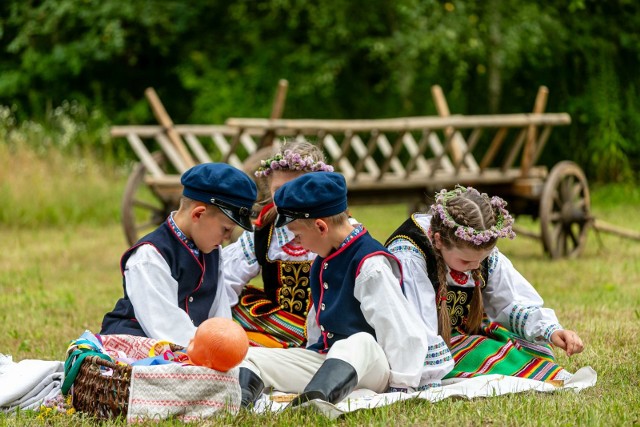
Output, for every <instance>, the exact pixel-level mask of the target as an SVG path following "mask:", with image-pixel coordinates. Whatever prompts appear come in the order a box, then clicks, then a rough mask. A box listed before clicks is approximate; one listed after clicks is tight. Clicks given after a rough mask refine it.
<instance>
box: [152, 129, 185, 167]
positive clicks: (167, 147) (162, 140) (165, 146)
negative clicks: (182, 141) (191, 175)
mask: <svg viewBox="0 0 640 427" xmlns="http://www.w3.org/2000/svg"><path fill="white" fill-rule="evenodd" d="M156 141H158V144H160V147H161V148H162V151H163V152H164V154H165V155H166V156H167V159H169V161H170V162H171V164H172V165H173V166H174V167H175V168H176V169H177V170H178V171H179V172H180V173H182V172H185V171H186V170H187V169H189V167H188V166H187V164H186V163H185V162H184V159H183V158H182V156H181V155H180V154H179V153H178V151H177V150H176V148H175V147H174V146H173V144H172V143H171V141H169V138H167V135H166V134H164V133H159V134H157V135H156Z"/></svg>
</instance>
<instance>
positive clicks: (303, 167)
mask: <svg viewBox="0 0 640 427" xmlns="http://www.w3.org/2000/svg"><path fill="white" fill-rule="evenodd" d="M275 170H289V171H305V172H318V171H322V172H333V166H331V165H328V164H326V163H325V162H321V161H315V160H314V159H313V158H312V157H311V156H301V155H300V154H298V153H294V152H293V151H291V150H284V152H283V153H278V154H276V155H275V156H273V157H271V158H269V159H266V160H262V161H261V162H260V167H259V168H258V170H257V171H256V173H255V175H256V176H257V177H258V178H260V177H267V176H269V174H271V172H273V171H275Z"/></svg>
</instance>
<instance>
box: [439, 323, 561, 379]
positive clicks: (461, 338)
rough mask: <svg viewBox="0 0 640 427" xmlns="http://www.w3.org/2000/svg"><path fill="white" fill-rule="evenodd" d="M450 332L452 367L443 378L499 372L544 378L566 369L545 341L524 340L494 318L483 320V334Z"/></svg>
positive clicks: (522, 376) (551, 376)
mask: <svg viewBox="0 0 640 427" xmlns="http://www.w3.org/2000/svg"><path fill="white" fill-rule="evenodd" d="M452 335H453V336H452V338H451V353H452V354H453V359H454V360H455V367H454V368H453V370H452V371H451V372H450V373H449V374H448V375H447V376H446V377H445V378H456V377H457V378H470V377H475V376H478V375H488V374H502V375H509V376H514V377H520V378H529V379H534V380H538V381H546V380H553V379H555V378H556V376H557V375H558V374H560V373H563V374H564V372H565V371H564V369H563V368H562V367H560V366H558V365H557V364H556V363H555V359H554V357H553V352H552V351H551V348H550V347H549V346H548V345H539V344H534V343H531V342H529V341H526V340H524V339H523V338H521V337H519V336H517V335H515V334H514V333H512V332H510V331H509V330H507V329H506V328H504V327H503V326H501V325H500V324H498V323H495V322H488V321H485V322H483V324H482V335H465V334H462V333H460V332H459V331H455V332H454V333H453V334H452Z"/></svg>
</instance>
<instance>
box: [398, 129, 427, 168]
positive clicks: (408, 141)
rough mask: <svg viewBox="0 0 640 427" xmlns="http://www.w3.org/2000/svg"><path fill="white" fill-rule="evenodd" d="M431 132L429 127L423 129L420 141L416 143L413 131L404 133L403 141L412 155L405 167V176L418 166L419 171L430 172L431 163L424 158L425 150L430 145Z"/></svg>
mask: <svg viewBox="0 0 640 427" xmlns="http://www.w3.org/2000/svg"><path fill="white" fill-rule="evenodd" d="M430 133H431V131H430V130H429V129H422V134H421V137H420V142H419V143H416V141H415V139H414V138H413V135H411V133H409V132H406V133H405V134H404V136H403V138H402V142H403V143H404V146H405V148H406V149H407V151H408V152H409V155H410V156H411V157H410V158H409V162H408V163H407V165H406V167H405V176H407V175H409V173H411V171H412V170H413V169H414V167H416V168H417V169H418V170H419V171H421V172H425V173H428V171H429V170H431V169H430V167H429V163H428V162H427V160H426V159H425V158H424V152H425V151H426V149H427V147H428V142H429V134H430Z"/></svg>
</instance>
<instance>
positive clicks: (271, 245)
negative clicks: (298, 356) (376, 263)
mask: <svg viewBox="0 0 640 427" xmlns="http://www.w3.org/2000/svg"><path fill="white" fill-rule="evenodd" d="M270 209H273V203H270V204H269V205H267V206H265V207H264V209H263V210H262V212H261V214H260V216H259V217H258V220H257V221H256V230H255V231H253V232H251V231H245V232H244V233H242V235H241V236H240V238H239V239H238V240H237V241H236V242H234V243H232V244H230V245H228V246H226V247H225V248H224V249H223V251H222V253H223V255H224V262H225V267H224V278H225V279H224V280H225V285H226V286H227V292H228V297H229V301H230V302H231V305H232V306H233V308H232V315H233V319H234V320H235V321H236V322H238V323H239V324H240V325H241V326H242V327H243V328H244V329H245V330H246V331H247V335H248V336H249V343H250V344H251V345H252V346H258V347H276V348H277V347H281V348H289V347H300V346H303V345H304V344H305V343H306V337H305V321H306V318H307V314H308V313H309V309H310V307H311V291H310V288H309V272H310V270H311V263H312V262H313V259H314V258H315V256H316V254H314V253H313V252H309V251H307V250H305V249H303V248H301V247H299V246H297V245H295V244H294V243H293V239H294V236H293V233H291V232H290V231H289V230H288V229H287V227H286V226H284V227H275V226H274V224H270V225H266V226H261V225H262V221H263V215H264V213H265V212H267V211H269V210H270ZM260 274H261V277H262V283H263V287H262V288H258V287H255V286H251V285H246V284H247V283H249V282H250V281H251V280H252V279H253V278H255V277H256V276H258V275H260Z"/></svg>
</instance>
